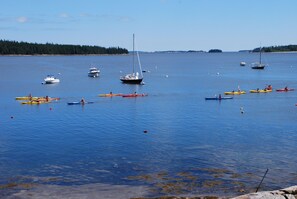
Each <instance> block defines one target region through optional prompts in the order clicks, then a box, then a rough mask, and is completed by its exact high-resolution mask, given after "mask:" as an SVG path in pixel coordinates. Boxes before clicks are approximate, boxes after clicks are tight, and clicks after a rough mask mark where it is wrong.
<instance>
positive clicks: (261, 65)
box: [252, 47, 265, 70]
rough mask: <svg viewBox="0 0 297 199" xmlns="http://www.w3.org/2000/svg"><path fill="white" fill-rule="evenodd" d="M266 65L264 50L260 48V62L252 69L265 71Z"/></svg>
mask: <svg viewBox="0 0 297 199" xmlns="http://www.w3.org/2000/svg"><path fill="white" fill-rule="evenodd" d="M264 68H265V64H263V63H262V48H261V47H260V60H259V62H257V63H254V64H253V65H252V69H261V70H262V69H264Z"/></svg>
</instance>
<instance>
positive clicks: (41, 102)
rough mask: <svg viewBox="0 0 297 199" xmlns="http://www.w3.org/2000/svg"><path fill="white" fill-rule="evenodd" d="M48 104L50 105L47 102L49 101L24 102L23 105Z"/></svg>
mask: <svg viewBox="0 0 297 199" xmlns="http://www.w3.org/2000/svg"><path fill="white" fill-rule="evenodd" d="M47 103H49V102H47V101H27V102H22V104H32V105H33V104H37V105H38V104H47Z"/></svg>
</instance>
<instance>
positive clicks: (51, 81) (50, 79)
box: [44, 75, 60, 84]
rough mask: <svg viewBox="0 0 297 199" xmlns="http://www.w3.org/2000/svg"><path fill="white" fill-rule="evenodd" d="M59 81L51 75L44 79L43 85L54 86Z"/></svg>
mask: <svg viewBox="0 0 297 199" xmlns="http://www.w3.org/2000/svg"><path fill="white" fill-rule="evenodd" d="M59 82H60V80H59V79H58V78H55V77H54V76H53V75H48V76H46V78H44V83H45V84H55V83H59Z"/></svg>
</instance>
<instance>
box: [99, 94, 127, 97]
mask: <svg viewBox="0 0 297 199" xmlns="http://www.w3.org/2000/svg"><path fill="white" fill-rule="evenodd" d="M114 96H123V94H121V93H115V94H113V93H112V94H110V93H107V94H99V97H114Z"/></svg>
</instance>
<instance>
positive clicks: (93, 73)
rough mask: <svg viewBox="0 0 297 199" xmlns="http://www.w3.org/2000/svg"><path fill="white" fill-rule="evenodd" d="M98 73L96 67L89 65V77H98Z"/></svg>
mask: <svg viewBox="0 0 297 199" xmlns="http://www.w3.org/2000/svg"><path fill="white" fill-rule="evenodd" d="M99 74H100V70H99V69H97V68H96V67H91V68H90V70H89V73H88V76H89V77H98V76H99Z"/></svg>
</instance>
